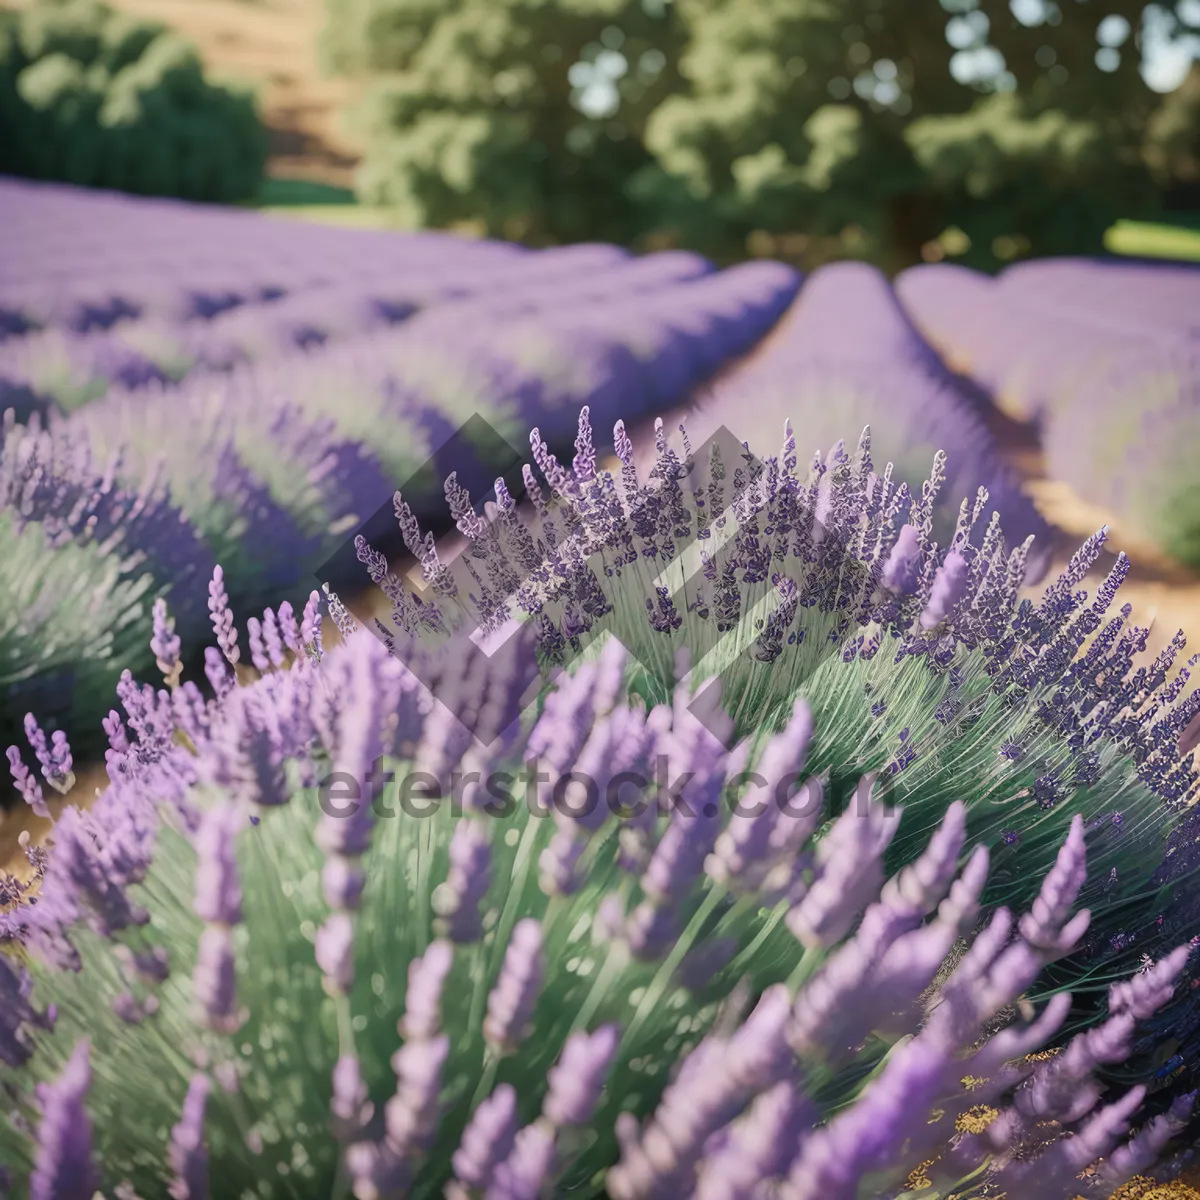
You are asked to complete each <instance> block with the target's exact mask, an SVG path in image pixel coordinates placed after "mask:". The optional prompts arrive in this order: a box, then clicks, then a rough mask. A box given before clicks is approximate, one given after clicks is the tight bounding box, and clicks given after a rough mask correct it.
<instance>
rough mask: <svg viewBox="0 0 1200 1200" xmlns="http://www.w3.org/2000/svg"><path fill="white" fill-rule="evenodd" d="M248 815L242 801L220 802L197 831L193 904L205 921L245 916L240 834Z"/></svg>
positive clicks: (231, 921)
mask: <svg viewBox="0 0 1200 1200" xmlns="http://www.w3.org/2000/svg"><path fill="white" fill-rule="evenodd" d="M245 824H246V817H245V813H244V811H243V810H242V808H241V806H240V805H237V804H221V805H218V806H217V807H215V808H212V809H210V810H209V811H208V812H207V813H205V815H204V817H203V818H202V820H201V823H200V829H199V830H198V832H197V833H196V837H195V846H196V854H197V857H198V862H197V865H196V899H195V903H194V904H193V908H194V910H195V912H196V915H197V916H198V917H200V919H201V920H203V921H209V922H216V923H218V924H222V925H236V924H238V923H239V922H240V921H241V919H242V888H241V882H240V880H239V878H238V867H237V854H236V850H237V836H238V834H239V833H241V831H242V829H243V828H244V827H245Z"/></svg>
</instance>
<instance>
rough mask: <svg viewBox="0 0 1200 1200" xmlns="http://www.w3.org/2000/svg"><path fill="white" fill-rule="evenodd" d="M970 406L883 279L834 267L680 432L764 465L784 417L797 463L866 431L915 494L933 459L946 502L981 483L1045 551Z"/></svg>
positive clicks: (1016, 531)
mask: <svg viewBox="0 0 1200 1200" xmlns="http://www.w3.org/2000/svg"><path fill="white" fill-rule="evenodd" d="M973 404H974V401H973V398H972V397H969V396H966V395H964V394H963V392H962V389H961V387H960V385H959V384H958V383H957V382H956V381H955V380H954V379H953V377H952V376H951V375H950V374H949V372H948V371H947V370H946V368H945V367H944V366H943V365H942V363H941V361H940V360H939V359H938V358H937V356H936V355H935V354H934V352H933V351H932V350H931V349H930V348H929V346H928V345H927V344H926V343H925V342H924V341H922V340H921V338H920V337H918V336H917V334H916V332H915V331H914V330H913V328H912V325H911V324H910V322H909V321H908V319H907V317H906V316H905V315H904V313H903V311H902V309H901V308H900V306H899V304H898V303H897V301H896V298H895V296H894V294H893V293H892V290H891V288H890V287H889V285H888V283H887V281H886V279H885V278H884V277H883V275H881V274H880V273H879V272H878V271H876V270H875V269H874V268H871V267H868V266H866V265H864V264H860V263H838V264H835V265H832V266H828V267H825V268H823V269H822V270H820V271H818V272H817V273H816V274H815V275H814V276H813V278H812V279H811V280H810V281H809V282H808V283H807V284H806V285H805V287H804V290H803V291H802V292H801V294H800V300H799V302H798V303H797V304H796V305H795V307H794V308H793V309H792V311H791V312H790V313H789V315H788V316H787V318H786V320H785V322H784V323H783V325H782V326H781V327H780V329H779V330H778V331H777V333H776V335H775V337H774V338H773V340H772V341H771V343H770V345H769V347H767V348H765V349H764V350H763V352H762V353H761V354H760V355H758V356H757V358H756V359H755V361H754V362H753V363H752V364H751V365H750V366H749V367H748V369H746V370H743V371H739V372H738V373H737V374H736V375H735V376H733V377H732V378H730V379H729V380H727V381H722V383H721V384H720V385H719V386H718V387H717V388H716V389H714V392H713V394H712V395H711V396H709V397H706V398H705V399H704V400H703V401H702V403H701V404H700V405H699V407H698V409H697V411H696V412H695V413H694V414H693V415H692V416H691V417H690V418H689V428H690V429H691V431H692V432H693V434H694V435H695V436H697V437H699V438H703V437H705V436H707V434H708V432H709V431H710V430H712V429H715V428H716V427H717V426H719V425H721V424H725V425H728V426H729V427H730V428H731V429H733V430H734V431H735V432H736V433H737V434H738V436H739V437H741V438H744V439H746V440H747V441H748V442H749V444H750V448H751V449H752V450H754V451H755V452H756V453H758V454H760V455H765V454H768V453H773V452H774V450H775V449H776V446H775V444H774V443H775V440H776V439H777V437H778V430H779V429H780V428H781V427H782V424H783V421H784V419H785V418H786V417H787V416H789V415H792V414H794V415H795V417H796V419H797V428H798V430H801V431H802V432H803V436H804V439H805V441H804V445H803V446H802V450H803V451H804V452H805V453H807V452H808V451H809V450H811V449H813V448H816V447H820V448H822V449H824V448H828V447H829V446H831V445H833V443H834V442H835V441H836V439H837V438H838V436H839V434H841V433H842V432H844V430H846V429H847V428H850V429H856V428H861V427H862V426H863V425H866V424H870V425H871V428H872V431H873V433H874V436H875V439H876V442H877V445H878V446H879V449H880V453H881V455H882V456H885V457H886V458H888V459H889V460H891V461H892V462H894V463H895V464H896V467H895V469H896V475H897V480H898V481H899V480H902V481H904V482H906V483H907V484H909V486H910V487H915V486H918V485H919V483H920V481H921V479H922V478H923V477H924V474H925V473H926V471H927V470H928V466H929V461H930V459H931V458H932V457H933V454H934V451H935V450H936V449H938V448H942V449H944V450H945V451H946V452H947V454H948V455H949V461H950V462H951V463H952V464H953V466H952V468H951V469H952V470H953V472H954V474H953V477H952V478H951V479H950V480H949V485H950V493H949V494H950V495H952V496H958V495H961V494H963V493H965V492H967V491H970V490H972V489H973V488H974V487H975V486H976V485H978V484H980V483H982V484H984V485H985V486H986V487H987V489H988V493H989V503H990V504H991V505H992V506H993V508H994V510H995V511H997V512H999V513H1000V514H1001V516H1002V517H1003V520H1004V525H1005V529H1006V530H1007V531H1008V532H1009V534H1010V535H1012V536H1013V537H1015V538H1016V539H1017V540H1020V539H1021V538H1023V537H1025V536H1026V535H1028V534H1031V533H1033V534H1037V535H1038V537H1039V538H1042V539H1044V538H1045V536H1046V534H1047V533H1048V530H1047V527H1046V525H1045V523H1044V522H1043V521H1042V520H1041V518H1040V517H1039V516H1038V514H1037V512H1036V510H1035V509H1034V507H1033V505H1032V504H1031V503H1030V501H1029V500H1028V498H1027V497H1025V496H1023V495H1022V494H1021V492H1020V488H1019V485H1018V482H1017V480H1016V478H1015V477H1014V476H1013V475H1012V474H1011V472H1010V471H1009V469H1008V468H1007V467H1006V466H1005V465H1004V464H1003V463H1002V462H1001V460H1000V457H999V452H998V450H997V448H996V445H995V442H994V440H993V438H992V436H991V434H990V433H989V432H988V430H987V429H986V427H985V426H984V424H983V422H982V421H981V419H980V417H979V414H978V413H977V412H976V411H974V410H973ZM935 520H936V523H937V527H938V536H939V537H944V536H945V535H946V534H948V533H949V532H950V527H952V524H953V520H954V512H953V510H952V509H945V510H939V511H938V513H937V514H936V518H935ZM1038 553H1039V555H1040V548H1039V552H1038ZM1044 565H1045V564H1044V563H1041V562H1039V563H1031V564H1030V566H1031V567H1032V568H1036V569H1037V570H1040V569H1044ZM1037 570H1035V572H1034V573H1035V574H1036V573H1037Z"/></svg>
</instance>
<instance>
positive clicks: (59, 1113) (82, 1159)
mask: <svg viewBox="0 0 1200 1200" xmlns="http://www.w3.org/2000/svg"><path fill="white" fill-rule="evenodd" d="M90 1055H91V1044H90V1043H89V1042H88V1041H87V1040H86V1039H83V1040H81V1041H79V1042H77V1043H76V1044H75V1049H74V1050H73V1051H72V1052H71V1057H70V1058H69V1059H68V1060H67V1064H66V1066H65V1067H64V1068H63V1070H62V1073H61V1074H60V1075H59V1076H58V1078H57V1079H56V1080H55V1081H54V1082H53V1083H42V1084H39V1085H38V1089H37V1098H38V1104H39V1106H40V1108H41V1111H42V1118H41V1123H40V1125H39V1126H38V1137H37V1158H36V1161H35V1163H34V1168H33V1174H32V1175H31V1176H30V1178H29V1196H30V1200H92V1195H93V1194H94V1192H95V1191H96V1186H97V1184H98V1182H99V1180H98V1178H97V1175H96V1170H95V1166H94V1164H93V1161H92V1125H91V1122H90V1121H89V1120H88V1115H87V1110H86V1109H85V1107H84V1100H85V1097H86V1096H87V1094H88V1092H89V1091H90V1090H91V1086H92V1067H91V1061H90Z"/></svg>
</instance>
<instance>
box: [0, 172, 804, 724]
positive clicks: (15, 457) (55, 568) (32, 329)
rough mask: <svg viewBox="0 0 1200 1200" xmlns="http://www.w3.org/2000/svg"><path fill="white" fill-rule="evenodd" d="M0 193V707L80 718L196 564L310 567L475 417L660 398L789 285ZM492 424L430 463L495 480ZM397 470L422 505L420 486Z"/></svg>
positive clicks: (262, 583)
mask: <svg viewBox="0 0 1200 1200" xmlns="http://www.w3.org/2000/svg"><path fill="white" fill-rule="evenodd" d="M0 211H3V213H4V215H5V218H6V221H5V223H4V228H5V231H6V233H5V240H6V242H7V241H8V240H9V238H11V246H12V253H11V254H9V255H8V256H7V257H6V260H5V261H6V264H7V265H6V272H7V276H8V277H7V278H5V280H4V281H3V283H0V311H2V312H3V314H4V316H3V320H4V322H6V323H7V328H8V330H9V336H8V337H7V338H5V340H4V341H3V342H0V404H2V405H3V406H4V407H5V408H8V409H11V410H13V413H12V415H10V416H9V417H8V418H7V423H6V426H5V430H4V435H3V447H4V449H3V453H4V473H3V480H4V489H5V490H4V494H3V497H2V498H0V499H2V500H3V506H4V537H5V540H6V541H7V542H8V543H9V546H8V547H6V549H7V551H8V557H9V561H11V562H12V563H14V564H15V565H16V566H17V567H18V568H19V569H17V570H15V571H14V572H12V573H11V574H10V575H9V577H8V579H9V587H10V595H9V596H8V597H6V601H7V602H6V603H5V604H4V606H3V608H4V611H5V613H6V619H7V620H8V622H9V625H10V628H9V629H8V630H7V632H9V633H10V635H11V636H10V637H8V638H6V639H5V650H4V655H5V660H6V661H4V662H3V664H2V668H0V686H2V687H3V688H4V689H5V691H6V699H5V702H4V704H5V708H6V710H7V716H8V719H9V722H10V723H11V722H12V721H13V720H14V719H15V718H17V717H19V716H20V715H21V714H22V713H23V712H25V711H26V710H27V709H29V708H37V709H38V710H39V711H41V712H42V713H44V714H48V715H50V716H51V717H52V718H54V719H58V720H61V721H64V722H71V721H73V722H75V723H76V724H78V723H80V722H86V723H90V724H92V725H95V724H96V721H97V719H98V716H99V715H100V714H101V713H102V712H103V711H105V709H106V699H107V694H108V692H109V691H110V689H111V685H112V683H113V681H114V680H115V678H116V675H117V674H119V672H120V670H121V669H122V668H125V667H131V668H133V669H135V670H138V669H140V667H141V666H144V665H146V651H145V649H144V647H145V645H146V637H145V635H146V631H147V629H148V622H149V610H150V605H151V603H152V601H153V599H154V598H155V597H156V596H158V595H163V594H166V595H167V596H168V598H169V599H170V600H171V603H172V606H173V611H174V612H175V613H176V620H177V622H178V624H179V628H180V630H181V632H184V633H187V632H189V631H193V630H194V629H195V628H196V626H197V622H198V621H200V620H201V619H202V618H203V615H204V614H203V607H202V605H198V604H197V603H196V597H197V595H198V594H199V595H202V591H203V588H202V581H203V578H204V577H205V576H206V575H207V574H210V573H211V569H212V565H213V563H214V561H219V562H220V563H221V564H222V565H223V567H224V570H225V578H226V586H227V588H228V590H229V593H230V594H231V595H232V596H233V597H234V599H235V601H236V602H238V603H241V604H247V605H251V606H262V605H263V604H266V603H277V602H278V601H279V600H280V599H281V598H283V597H284V596H285V595H287V594H288V593H289V591H290V590H292V589H295V588H297V587H299V586H303V587H304V589H305V590H307V586H308V584H309V583H310V581H311V573H312V571H313V570H314V569H315V568H316V567H318V566H319V565H320V564H321V563H322V562H323V561H324V560H325V559H326V558H327V557H328V556H329V555H330V554H331V553H332V552H333V551H334V550H335V549H337V548H338V547H339V546H341V545H342V544H343V543H345V542H346V541H347V539H348V538H349V535H350V534H351V533H352V532H353V531H354V530H355V529H356V528H357V527H358V526H359V525H361V524H362V523H363V522H364V521H365V520H366V519H367V518H368V517H370V516H371V515H372V514H373V513H375V512H376V510H377V509H379V508H380V507H381V506H387V505H390V497H391V495H392V493H393V492H394V491H395V489H396V487H397V486H398V485H406V483H407V481H408V480H410V479H411V478H412V477H413V476H414V474H415V473H416V472H417V471H418V469H419V468H421V467H422V465H423V464H425V462H426V461H427V460H428V459H429V458H430V457H431V456H435V457H436V455H437V452H439V449H440V448H441V447H442V446H443V444H444V443H446V442H447V439H451V438H452V435H454V434H455V432H456V431H457V430H458V429H459V428H460V427H461V426H463V424H464V423H465V422H467V421H468V420H469V419H470V418H471V417H472V416H473V415H475V414H482V415H483V417H484V419H485V420H486V422H487V424H488V425H489V426H490V427H491V428H492V429H493V430H494V431H495V433H496V434H497V435H498V436H497V439H496V442H497V444H499V445H502V444H503V442H507V443H508V444H510V445H512V446H514V447H516V448H518V449H519V448H520V447H521V446H522V445H523V444H524V443H525V441H526V439H527V437H528V433H529V430H530V428H531V427H532V426H533V425H534V424H538V425H540V426H541V427H542V429H543V432H544V434H545V436H547V438H549V439H550V440H551V441H552V442H554V441H556V440H561V439H563V438H564V437H566V438H569V437H570V436H571V435H573V432H574V428H575V423H576V419H577V415H578V412H579V409H580V407H581V406H582V405H584V404H588V405H590V406H591V408H592V410H593V411H595V412H597V413H598V414H601V415H605V416H607V415H609V414H611V413H613V412H614V411H616V405H617V404H618V402H619V403H620V405H621V409H622V411H625V412H628V413H632V414H638V413H650V412H654V411H658V410H659V409H662V408H666V407H669V406H671V405H675V404H678V403H680V402H681V401H683V400H684V399H685V398H686V395H687V393H688V392H689V390H690V389H691V388H693V387H694V386H695V385H696V384H698V383H699V382H701V381H702V380H704V379H705V378H707V377H708V376H709V375H711V374H712V373H713V372H714V371H716V370H717V369H718V368H719V367H720V366H721V365H722V364H723V363H725V362H727V361H728V360H730V359H731V358H734V357H736V356H738V355H740V354H743V353H745V352H746V351H747V350H749V349H750V348H751V347H752V346H753V345H754V344H755V343H756V342H757V341H758V340H759V339H760V338H761V337H762V335H763V334H764V333H765V332H766V331H767V330H768V329H769V328H770V326H771V325H772V324H773V323H774V322H775V320H776V319H777V318H778V317H779V315H780V314H781V312H782V311H783V309H784V308H785V307H786V306H787V304H788V303H789V302H790V300H791V299H792V297H793V295H794V294H795V291H796V288H797V287H798V283H799V281H798V279H797V277H796V275H795V273H794V272H792V271H791V270H789V269H788V268H785V267H782V266H779V265H778V264H770V263H761V264H754V265H750V266H746V267H742V268H736V269H733V270H730V271H725V272H721V273H716V272H714V271H713V269H712V267H711V265H710V264H709V263H707V262H706V261H705V260H703V259H700V258H697V257H696V256H693V255H687V254H661V255H654V256H649V257H647V258H643V259H634V258H632V257H631V256H630V255H629V254H628V253H626V252H625V251H622V250H619V249H617V248H615V247H608V246H576V247H570V248H565V249H562V250H554V251H545V252H538V253H535V252H531V251H524V250H519V249H515V248H513V247H508V246H501V245H496V244H493V243H487V242H482V243H478V242H465V241H460V240H455V239H452V238H448V237H442V236H437V235H414V236H399V235H374V234H371V235H360V234H357V233H355V232H351V231H329V230H321V229H316V228H310V227H308V226H293V225H285V224H282V223H279V224H276V223H273V222H271V221H268V220H265V219H262V218H259V217H257V216H255V215H253V214H245V213H226V212H220V211H217V210H214V211H209V210H204V209H196V208H191V207H188V206H183V205H173V204H168V203H157V202H146V201H134V200H131V199H128V198H114V197H108V196H102V195H101V196H95V195H91V194H87V193H75V192H72V191H71V190H70V189H55V188H47V187H36V186H28V185H16V184H12V185H9V184H5V185H3V186H2V187H0ZM114 246H116V247H124V248H125V249H126V250H127V251H128V254H127V257H126V260H125V261H124V266H123V267H120V265H119V264H118V263H117V262H116V261H115V260H114V253H115V251H114V250H113V247H114ZM102 247H107V250H105V251H104V253H101V248H102ZM289 247H290V250H289V249H288V248H289ZM285 251H287V252H286V253H285ZM72 262H74V263H75V265H76V269H75V270H74V271H71V270H70V266H71V263H72ZM22 265H23V266H24V274H22ZM31 281H32V282H31ZM14 418H17V419H14ZM22 419H23V423H22ZM497 444H489V443H488V442H487V440H486V439H484V441H483V442H482V443H481V442H480V441H479V439H475V440H474V441H471V440H470V439H468V440H467V441H466V442H464V440H463V439H461V438H460V439H458V441H456V442H453V457H454V460H455V461H454V462H453V464H450V463H442V462H440V461H439V462H438V470H439V471H440V472H441V473H442V474H444V473H445V472H446V471H448V470H450V469H453V468H454V467H457V468H458V469H459V470H460V472H461V473H462V474H463V475H464V477H465V480H466V481H467V482H470V483H478V482H481V481H482V480H483V479H485V478H486V479H488V480H490V478H491V474H494V467H495V465H496V464H495V463H494V462H493V461H492V459H493V457H494V452H495V451H496V448H497ZM464 456H465V457H464ZM489 472H490V474H489ZM430 481H431V482H435V480H434V478H433V477H432V476H431V477H430ZM408 490H409V493H410V497H411V499H412V502H413V503H414V507H416V509H417V510H418V511H420V512H429V511H431V505H433V504H435V503H438V502H440V500H441V492H440V486H438V487H434V488H432V489H430V490H428V492H427V494H412V489H408ZM65 580H66V581H69V583H70V585H69V586H66V585H65V584H64V581H65ZM198 583H200V584H201V587H200V589H199V591H198V589H197V584H198Z"/></svg>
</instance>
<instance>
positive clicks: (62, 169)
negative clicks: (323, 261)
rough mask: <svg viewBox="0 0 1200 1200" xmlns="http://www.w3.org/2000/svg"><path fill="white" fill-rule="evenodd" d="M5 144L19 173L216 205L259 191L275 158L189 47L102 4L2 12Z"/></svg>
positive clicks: (1, 162)
mask: <svg viewBox="0 0 1200 1200" xmlns="http://www.w3.org/2000/svg"><path fill="white" fill-rule="evenodd" d="M0 147H3V149H2V150H0V166H2V169H3V170H4V171H6V172H9V173H11V174H16V175H24V176H28V177H31V178H34V179H54V180H62V181H65V182H67V183H75V184H80V185H83V186H89V187H107V188H114V189H117V190H120V191H128V192H136V193H139V194H143V195H166V196H179V197H182V198H184V199H189V200H207V201H232V200H242V199H246V198H248V197H250V196H252V195H253V194H254V192H255V190H256V189H257V187H258V183H259V180H260V179H261V177H262V171H263V164H264V162H265V161H266V151H267V145H266V134H265V131H264V130H263V128H262V125H261V124H260V122H259V119H258V115H257V112H256V110H255V106H254V100H253V98H252V97H251V96H249V95H245V94H242V93H240V92H235V91H231V90H229V89H228V88H224V87H219V86H217V85H215V84H213V83H211V82H209V81H208V80H206V79H205V77H204V68H203V66H202V64H201V62H200V60H199V58H198V57H197V56H196V52H195V50H194V48H193V47H192V46H191V44H190V43H189V42H187V41H185V40H183V39H182V38H180V37H179V36H177V35H176V34H173V33H171V32H170V31H169V30H167V29H166V28H164V27H163V26H161V25H158V24H155V23H152V22H147V21H141V20H138V19H135V18H133V17H130V16H128V15H127V14H123V13H115V12H113V11H112V10H111V9H109V8H106V7H105V6H104V5H102V4H98V3H94V2H93V0H38V2H37V3H35V4H33V5H30V6H29V7H28V8H25V9H22V10H21V11H20V12H16V13H0Z"/></svg>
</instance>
